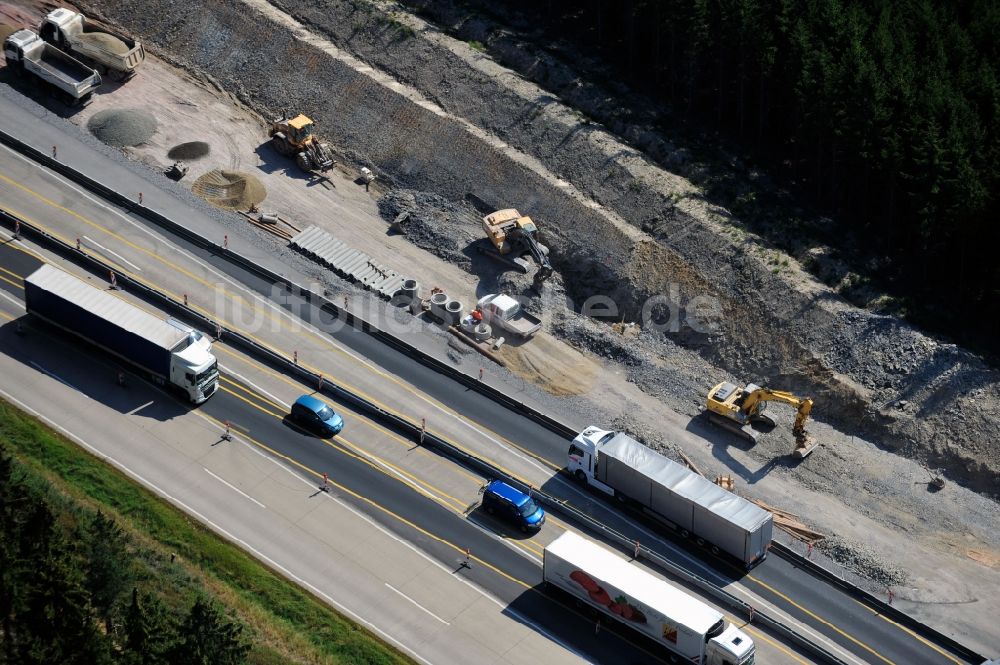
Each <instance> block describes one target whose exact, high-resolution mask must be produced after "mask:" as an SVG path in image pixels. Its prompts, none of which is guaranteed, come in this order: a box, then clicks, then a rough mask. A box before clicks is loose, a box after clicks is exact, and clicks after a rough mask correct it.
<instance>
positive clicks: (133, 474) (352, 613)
mask: <svg viewBox="0 0 1000 665" xmlns="http://www.w3.org/2000/svg"><path fill="white" fill-rule="evenodd" d="M0 395H3V397H4V399H6V400H7V401H9V402H13V403H14V404H16V405H17V406H18V407H20V408H21V409H23V410H24V411H27V412H28V413H30V414H32V415H33V416H35V417H36V418H38V419H39V420H42V421H44V422H45V423H46V424H47V425H49V426H50V427H52V428H54V429H57V430H59V431H60V432H62V433H63V434H64V435H66V437H67V438H70V439H72V440H74V441H76V442H77V443H79V444H80V445H81V446H83V447H84V448H86V449H88V450H90V451H91V452H92V453H94V454H95V455H97V456H98V457H100V458H101V459H102V460H104V461H106V462H108V463H110V464H112V465H114V466H116V467H118V468H119V469H121V470H122V472H123V473H125V474H126V475H128V476H130V477H132V478H134V479H135V480H137V481H139V482H140V483H142V484H143V485H145V486H146V487H149V488H150V489H152V490H153V491H154V492H156V493H157V494H159V495H160V496H162V497H163V498H165V499H167V500H168V501H170V502H172V503H174V504H176V505H178V506H180V507H181V508H182V509H184V510H186V511H187V512H188V513H190V514H192V515H194V516H195V517H197V518H198V519H200V520H201V521H202V522H204V523H205V524H208V525H209V526H211V527H212V528H213V529H215V530H216V531H217V532H219V533H221V534H222V535H224V536H225V537H226V538H228V539H229V540H231V541H232V542H234V543H237V544H239V545H240V546H241V547H243V548H244V549H246V550H248V551H250V552H251V553H253V554H254V555H255V556H256V557H257V558H259V559H263V560H265V561H267V562H268V563H269V564H271V565H272V566H274V567H275V568H277V569H278V570H280V571H282V572H283V573H284V574H285V575H287V576H288V577H289V578H291V579H292V580H295V581H296V582H298V583H299V584H300V585H302V586H304V587H307V588H308V589H309V590H310V591H312V592H313V593H315V594H316V595H317V596H320V597H321V598H323V599H324V600H326V601H327V602H328V603H330V604H331V605H333V606H334V607H335V608H336V609H337V610H339V611H340V612H342V613H344V614H346V615H348V616H350V617H351V618H352V619H354V620H355V621H357V622H358V623H361V624H364V625H365V626H367V627H368V628H370V629H371V630H372V631H374V632H376V633H378V634H379V635H380V636H381V637H382V638H383V639H385V640H386V641H388V642H392V643H393V644H395V645H396V646H397V647H399V648H400V649H402V650H403V651H405V652H407V653H408V654H410V655H411V656H413V657H414V658H416V659H417V660H419V661H420V662H422V663H425V664H426V665H433V663H431V661H429V660H427V659H426V658H424V657H423V656H421V655H420V654H418V653H417V652H416V651H415V650H414V649H413V648H411V647H409V646H407V645H406V644H403V643H402V642H400V641H399V640H397V639H396V638H394V637H393V636H392V635H390V634H389V633H387V632H386V631H384V630H382V629H381V628H379V627H378V626H376V625H375V624H374V623H372V622H371V621H368V620H367V619H365V618H364V617H362V616H361V615H359V614H358V613H357V612H355V611H353V610H352V609H350V608H349V607H347V606H345V605H342V604H341V603H339V602H337V601H336V600H335V599H334V598H332V597H331V596H329V595H328V594H326V593H324V592H323V590H322V589H319V588H317V587H316V586H314V585H313V584H310V583H309V582H308V581H306V580H304V579H302V578H301V577H299V576H298V575H296V574H295V573H293V572H292V571H290V570H288V569H287V568H285V567H284V566H282V565H281V564H280V563H278V562H277V561H275V560H274V559H272V558H271V557H269V556H267V555H266V554H264V553H263V552H261V551H260V550H258V549H256V548H255V547H253V546H252V545H250V544H249V543H247V542H246V541H245V540H242V539H241V538H238V537H236V536H235V535H233V534H231V533H229V532H228V531H227V530H225V529H223V528H222V527H221V526H219V525H217V524H216V523H215V522H213V521H212V520H210V519H208V518H207V517H205V516H204V515H202V514H201V513H199V512H198V511H197V510H195V509H194V508H192V507H190V506H188V505H187V504H186V503H184V502H183V501H181V500H180V499H175V498H174V497H173V496H171V495H170V494H168V493H167V492H165V491H163V490H162V489H160V488H159V487H158V486H157V485H155V484H154V483H152V482H150V481H149V480H147V479H146V478H144V477H142V476H141V475H139V474H138V473H136V472H135V471H132V469H130V468H128V467H127V466H125V465H124V464H122V463H121V462H119V461H118V460H116V459H114V458H113V457H111V456H109V455H106V454H105V453H103V452H101V450H100V449H98V448H97V447H95V446H92V445H90V444H89V443H87V442H86V441H84V440H83V439H82V438H80V437H79V436H77V435H76V434H74V433H72V432H70V431H69V430H68V429H66V428H65V427H63V426H62V425H60V424H58V423H56V422H55V421H53V420H52V419H50V418H49V417H48V416H46V415H43V414H42V413H41V412H39V411H36V410H35V409H33V408H31V407H30V406H28V405H27V404H25V403H24V402H22V401H21V400H19V399H17V398H16V397H13V396H12V395H10V394H9V393H8V392H7V391H5V390H3V389H2V388H0ZM501 607H503V605H501Z"/></svg>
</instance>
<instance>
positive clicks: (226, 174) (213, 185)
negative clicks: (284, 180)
mask: <svg viewBox="0 0 1000 665" xmlns="http://www.w3.org/2000/svg"><path fill="white" fill-rule="evenodd" d="M191 189H192V191H194V193H195V194H197V195H198V196H200V197H201V198H203V199H205V200H206V201H208V202H209V203H211V204H212V205H214V206H218V207H219V208H226V209H227V210H240V209H245V208H249V207H250V206H251V205H257V204H258V203H260V202H261V201H263V200H264V199H265V198H266V197H267V190H266V189H264V185H262V184H261V182H260V180H258V179H257V178H255V177H254V176H252V175H250V174H249V173H242V172H240V171H224V170H221V169H215V170H213V171H209V172H208V173H206V174H204V175H203V176H201V177H200V178H198V179H197V180H195V182H194V185H192V186H191Z"/></svg>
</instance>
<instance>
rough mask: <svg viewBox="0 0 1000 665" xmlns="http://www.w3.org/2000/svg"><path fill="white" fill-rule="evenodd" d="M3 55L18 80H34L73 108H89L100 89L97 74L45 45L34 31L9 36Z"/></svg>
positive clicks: (72, 58) (99, 76) (68, 56)
mask: <svg viewBox="0 0 1000 665" xmlns="http://www.w3.org/2000/svg"><path fill="white" fill-rule="evenodd" d="M3 55H4V59H5V60H6V61H7V68H8V69H9V70H10V71H11V72H12V73H13V74H14V75H15V76H18V77H24V76H32V77H35V78H36V79H37V80H38V81H39V82H40V83H42V84H43V85H48V86H49V87H50V88H51V89H52V90H53V91H54V92H55V93H56V94H57V95H58V96H59V97H60V98H61V99H62V100H63V101H64V102H66V103H67V104H69V105H70V106H77V105H82V104H86V103H87V102H88V101H90V96H91V94H92V93H93V92H94V90H96V89H97V88H98V86H100V85H101V75H100V74H98V73H97V71H96V70H94V69H92V68H90V67H88V66H87V65H85V64H84V63H82V62H80V61H79V60H77V59H76V58H74V57H72V56H70V55H68V54H66V53H63V52H62V51H60V50H59V49H57V48H56V47H55V46H53V45H52V44H47V43H45V41H43V40H42V39H41V38H40V37H39V36H38V35H36V34H35V33H34V32H32V31H31V30H18V31H17V32H15V33H13V34H11V35H8V37H7V39H5V40H4V43H3Z"/></svg>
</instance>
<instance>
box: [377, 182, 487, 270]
mask: <svg viewBox="0 0 1000 665" xmlns="http://www.w3.org/2000/svg"><path fill="white" fill-rule="evenodd" d="M378 208H379V212H380V213H381V214H382V217H383V219H386V220H387V221H389V222H392V221H393V220H395V219H396V217H397V216H398V215H399V214H400V213H407V214H408V217H407V219H406V221H404V222H403V223H402V232H403V233H405V234H406V238H407V240H409V241H410V242H412V243H413V244H414V245H416V246H417V247H420V248H422V249H426V250H427V251H429V252H432V253H434V254H436V255H437V256H439V257H441V258H442V259H444V260H445V261H450V262H452V263H456V264H458V265H459V266H462V267H463V268H465V269H466V270H470V269H471V261H470V258H469V256H470V253H475V252H477V250H476V249H475V246H474V244H475V243H476V242H478V241H479V240H481V239H483V238H484V237H485V236H484V235H483V232H482V229H481V228H480V227H479V224H480V220H479V216H478V214H477V213H476V209H475V208H473V207H472V206H471V205H468V204H465V203H459V202H455V201H451V200H449V199H446V198H444V197H443V196H438V195H437V194H431V193H428V192H420V191H416V190H410V189H394V190H392V191H390V192H388V193H387V194H385V196H383V197H382V198H380V199H379V200H378Z"/></svg>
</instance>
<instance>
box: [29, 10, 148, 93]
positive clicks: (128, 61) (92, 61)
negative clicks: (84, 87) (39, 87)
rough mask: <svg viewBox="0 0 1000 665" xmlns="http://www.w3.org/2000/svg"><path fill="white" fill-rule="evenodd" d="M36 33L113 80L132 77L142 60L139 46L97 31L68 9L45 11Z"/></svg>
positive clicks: (105, 32)
mask: <svg viewBox="0 0 1000 665" xmlns="http://www.w3.org/2000/svg"><path fill="white" fill-rule="evenodd" d="M38 33H39V35H41V37H42V39H44V40H45V41H47V42H48V43H50V44H52V45H54V46H56V47H58V48H60V49H62V50H64V51H66V52H68V53H71V54H72V55H74V56H75V57H77V58H79V59H80V60H82V61H83V62H85V63H87V64H88V65H90V66H92V67H96V68H97V70H98V71H100V72H101V73H103V74H107V75H108V76H109V77H111V78H113V79H115V80H116V81H124V80H125V79H128V78H130V77H132V76H134V75H135V72H136V69H137V68H138V67H139V65H140V64H142V61H143V60H145V58H146V52H145V50H144V49H143V48H142V44H141V43H140V42H138V41H136V40H135V39H132V38H131V37H129V36H127V35H122V34H119V33H117V32H112V31H110V30H108V29H107V28H98V27H96V26H94V25H92V24H91V23H89V22H88V21H87V18H86V17H85V16H84V15H83V14H80V13H78V12H74V11H72V10H70V9H65V8H59V9H54V10H52V11H51V12H49V13H48V14H47V15H46V16H45V18H44V19H42V23H41V25H39V26H38Z"/></svg>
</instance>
